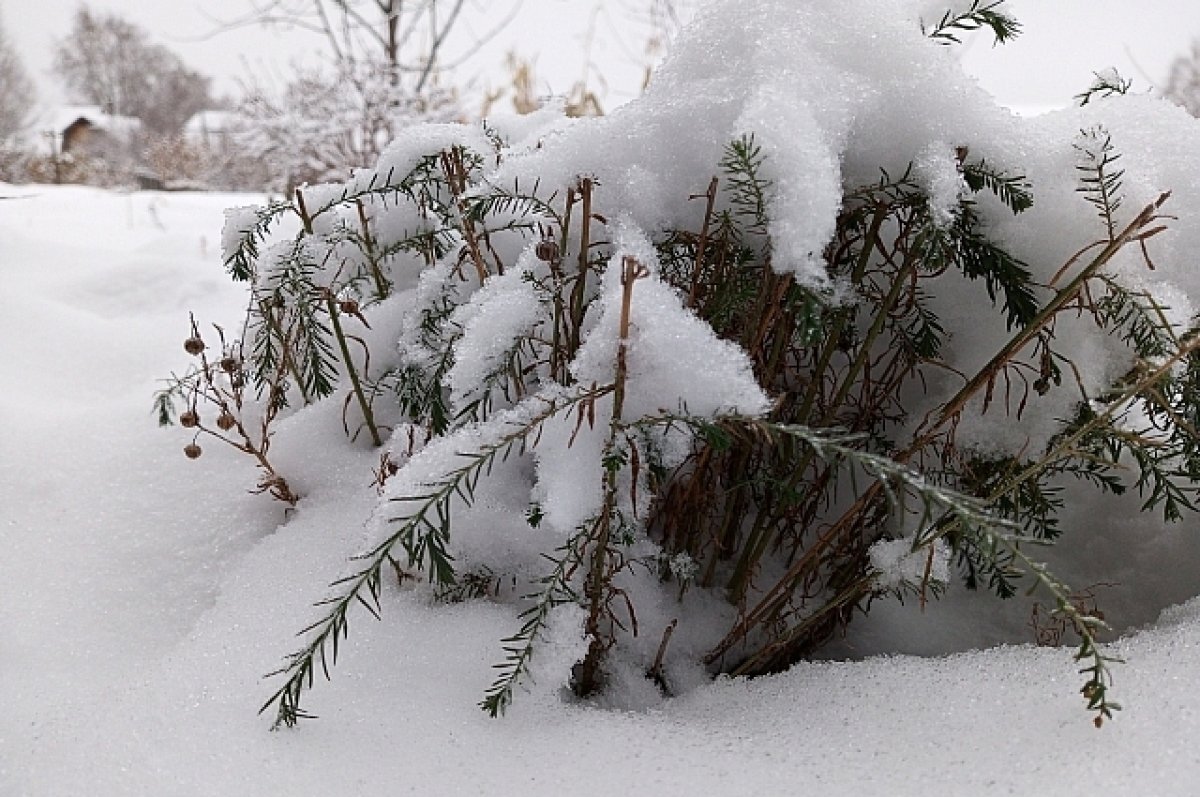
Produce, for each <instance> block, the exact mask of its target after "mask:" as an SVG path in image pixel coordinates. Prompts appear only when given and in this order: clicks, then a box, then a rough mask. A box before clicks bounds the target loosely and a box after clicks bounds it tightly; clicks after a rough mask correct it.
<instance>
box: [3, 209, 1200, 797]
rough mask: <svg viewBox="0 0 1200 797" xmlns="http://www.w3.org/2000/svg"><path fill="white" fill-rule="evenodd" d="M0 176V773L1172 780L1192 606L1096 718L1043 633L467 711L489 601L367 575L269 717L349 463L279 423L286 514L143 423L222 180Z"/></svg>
mask: <svg viewBox="0 0 1200 797" xmlns="http://www.w3.org/2000/svg"><path fill="white" fill-rule="evenodd" d="M0 196H4V197H6V198H5V199H3V200H0V274H2V276H0V285H2V286H3V287H2V288H0V341H2V343H0V384H2V386H3V390H0V546H2V547H0V550H2V551H3V554H2V555H0V794H3V795H6V796H7V795H33V796H36V797H50V795H84V794H87V795H98V796H104V795H154V796H155V797H160V796H163V797H165V796H166V795H239V794H245V795H261V796H265V795H307V794H311V795H329V794H347V795H349V794H382V793H390V794H405V793H423V794H438V795H440V794H524V795H541V794H545V795H560V794H564V793H570V794H576V795H610V794H621V793H628V794H653V795H673V794H710V793H711V794H727V795H728V794H747V795H751V794H753V795H769V794H784V793H789V794H806V793H807V794H820V795H843V794H844V795H851V794H854V795H862V794H891V795H906V794H912V795H917V794H920V795H937V794H946V795H951V794H953V795H962V794H972V795H976V794H989V795H990V794H1045V795H1073V794H1091V793H1096V792H1101V793H1106V794H1153V795H1188V794H1195V793H1196V789H1197V787H1196V784H1197V783H1200V750H1198V749H1197V748H1196V746H1195V744H1194V741H1195V739H1196V738H1200V711H1198V710H1197V705H1196V699H1195V697H1194V692H1193V690H1194V685H1195V684H1196V683H1198V682H1200V656H1198V655H1197V653H1198V652H1200V601H1193V602H1191V603H1188V604H1186V605H1184V606H1182V607H1180V608H1177V609H1173V610H1170V611H1168V612H1167V614H1166V615H1164V617H1163V618H1162V619H1160V620H1159V621H1158V622H1157V623H1156V624H1155V625H1154V626H1153V627H1151V628H1149V629H1147V630H1143V631H1140V632H1138V633H1135V634H1133V635H1131V636H1129V637H1127V638H1125V639H1123V640H1122V641H1120V642H1119V643H1117V644H1116V645H1115V646H1114V648H1115V651H1116V652H1117V653H1119V655H1121V656H1123V657H1124V658H1126V659H1127V663H1126V664H1124V665H1121V666H1118V667H1117V668H1116V678H1117V681H1116V685H1115V687H1114V691H1115V693H1116V694H1118V695H1119V697H1120V699H1121V700H1122V702H1123V703H1124V704H1125V710H1124V711H1123V712H1121V713H1120V714H1119V715H1118V716H1117V719H1116V720H1115V721H1114V722H1111V723H1107V724H1106V725H1105V726H1104V728H1103V729H1102V730H1096V729H1095V728H1093V727H1092V725H1091V722H1090V715H1088V714H1087V713H1086V712H1085V711H1084V710H1083V706H1082V701H1081V700H1080V699H1079V696H1078V695H1077V694H1075V689H1076V678H1075V676H1074V672H1073V665H1072V663H1071V661H1070V656H1071V653H1070V651H1069V650H1068V649H1048V648H1035V647H1032V646H1012V647H1001V648H996V649H991V650H985V651H972V652H967V653H962V654H958V655H953V656H949V657H942V658H929V659H923V658H914V657H879V658H871V659H868V660H866V661H860V662H815V663H809V664H801V665H799V666H796V667H795V668H793V669H792V670H791V671H790V672H788V673H786V674H783V675H779V676H774V677H770V678H763V679H759V680H755V681H749V682H747V681H742V680H722V681H719V682H717V683H714V684H712V685H711V686H708V687H702V688H700V689H698V690H695V691H693V692H691V693H690V694H688V695H686V696H684V697H681V698H678V699H675V700H673V701H669V702H664V703H662V704H659V705H657V706H655V707H653V708H651V709H647V710H644V711H641V712H621V711H615V710H609V709H600V708H594V707H583V706H580V705H574V704H572V703H570V702H569V701H567V700H564V699H562V698H560V696H559V695H557V694H555V693H553V692H548V693H547V692H545V691H542V692H539V691H537V689H536V688H535V690H534V692H533V693H532V694H528V695H522V696H521V698H520V699H519V700H518V701H517V703H516V705H515V706H514V708H513V709H512V710H510V712H509V714H508V715H507V716H506V717H505V718H503V719H500V720H493V719H489V718H488V717H487V716H485V715H484V714H483V713H482V712H480V711H479V710H478V709H477V708H476V702H477V701H478V699H479V697H480V696H481V695H482V693H483V690H484V689H485V687H486V686H487V685H488V683H489V682H490V680H491V677H492V676H491V671H490V665H491V664H492V663H493V662H495V661H496V660H497V655H498V654H497V651H498V646H497V629H498V628H501V629H507V628H513V627H515V624H516V621H515V618H514V617H513V616H512V615H511V610H510V609H509V608H505V607H499V606H495V605H491V604H487V603H474V604H464V605H457V606H442V607H438V608H432V607H430V606H428V605H427V604H426V603H424V602H421V601H420V600H418V599H417V598H416V597H415V596H414V594H413V593H401V592H399V591H397V590H394V589H390V590H389V591H388V592H387V593H385V596H384V602H385V612H384V617H383V621H382V622H381V623H378V624H376V623H375V621H374V620H371V619H370V618H369V617H367V616H366V614H365V613H362V614H361V616H356V617H355V618H353V619H352V623H351V631H352V633H351V635H350V638H349V640H348V642H347V643H346V647H345V655H344V658H343V660H342V661H341V662H340V663H339V666H338V669H337V672H336V673H335V677H334V679H333V681H332V682H331V683H329V684H320V685H319V688H318V689H317V690H315V691H314V692H313V693H312V695H310V696H309V697H308V700H307V707H308V708H309V709H310V710H312V711H314V712H315V713H317V714H319V715H320V719H319V720H314V721H311V722H306V723H301V725H300V726H299V727H298V728H297V729H293V730H287V731H281V732H276V733H272V732H270V730H269V726H270V719H269V718H268V717H266V716H258V715H256V711H257V709H258V707H259V706H260V705H261V703H262V702H263V700H265V699H266V697H267V696H268V695H269V694H270V691H271V686H270V682H269V681H267V680H264V678H263V675H264V674H265V673H267V672H269V671H271V670H273V669H275V668H276V667H278V666H279V663H280V657H281V656H282V655H283V654H284V653H286V652H288V651H290V650H292V649H293V647H294V646H295V640H294V638H293V632H294V631H295V630H296V629H298V628H301V627H303V626H304V625H305V624H306V623H307V622H308V621H310V620H311V608H310V607H309V606H308V602H309V601H311V600H312V599H313V597H314V590H318V591H319V587H320V585H321V584H322V583H326V582H327V581H328V579H329V578H331V577H332V576H334V575H336V574H337V572H338V571H339V568H340V567H341V566H342V561H339V559H338V557H337V556H336V555H333V554H336V553H337V552H339V551H340V552H341V553H344V554H347V555H348V554H351V553H354V552H355V551H357V550H358V548H359V546H360V544H361V541H362V531H361V529H362V527H363V524H364V522H365V520H366V518H367V516H368V515H369V513H370V511H371V510H372V508H373V506H374V493H373V491H371V490H369V489H363V488H364V487H365V486H366V484H365V482H366V481H369V474H370V469H371V467H372V466H373V465H374V464H375V459H376V455H375V454H374V453H372V452H371V451H369V450H365V449H363V450H356V449H354V448H352V447H350V446H348V445H346V444H344V443H342V442H340V441H339V442H337V444H334V442H333V441H332V440H331V441H329V444H328V445H325V444H324V442H325V441H321V440H311V439H310V440H303V441H298V442H293V443H291V444H290V445H291V448H289V447H288V446H289V444H288V443H287V442H286V437H281V439H280V442H279V455H280V457H281V459H282V460H283V461H284V462H288V461H289V459H292V460H294V461H293V462H290V463H289V465H291V466H293V467H294V469H300V470H305V469H307V470H309V471H311V472H317V470H319V472H321V473H322V474H323V475H324V476H323V484H322V485H321V487H320V489H319V490H316V491H315V492H314V493H312V494H310V496H309V498H307V499H306V500H305V501H304V502H302V503H301V505H300V506H299V507H298V509H297V511H296V512H295V513H294V514H293V515H291V516H290V517H285V516H284V513H283V512H282V510H281V508H280V504H279V503H278V502H275V501H272V500H271V499H269V498H267V497H265V496H254V495H250V494H248V493H247V492H246V490H245V487H246V485H247V484H251V483H253V480H254V473H253V470H252V468H251V467H250V465H249V463H248V462H244V461H242V459H244V458H241V457H239V456H237V455H236V453H235V452H231V451H230V452H225V451H221V450H219V449H217V448H215V447H212V446H210V447H209V449H210V450H206V452H205V454H204V456H203V458H201V459H200V460H199V461H197V462H191V461H188V460H187V459H186V458H184V457H183V455H182V453H181V447H182V445H183V443H184V442H186V440H185V439H184V438H183V436H182V435H181V434H180V431H179V430H178V429H174V430H160V429H158V428H157V427H156V426H155V423H154V418H153V417H152V415H151V413H150V396H151V393H152V391H153V390H154V389H155V387H156V379H158V378H159V377H162V376H164V375H166V374H167V373H169V372H170V371H171V370H172V369H179V368H180V367H181V366H182V365H184V364H185V359H186V355H184V354H183V352H182V348H181V342H182V339H183V338H184V337H185V335H186V332H187V312H188V311H189V310H194V311H196V312H197V314H199V315H201V316H203V317H205V318H210V319H214V320H224V322H225V323H227V324H230V325H232V324H234V323H235V322H236V321H237V319H238V314H239V310H240V307H241V304H242V294H241V290H240V289H238V288H235V287H234V286H232V284H231V283H229V282H228V281H227V280H226V279H225V277H224V275H223V273H222V270H221V267H220V265H219V263H218V262H217V261H218V257H217V255H216V254H215V249H216V245H215V242H217V241H218V240H219V236H220V225H221V221H222V216H221V210H222V209H223V208H224V207H226V206H230V205H238V204H246V202H247V201H253V198H249V199H248V198H246V197H230V196H220V195H191V194H150V193H140V194H120V193H110V192H104V191H98V190H92V189H84V188H56V187H48V186H36V187H33V186H30V187H9V186H4V187H0ZM325 426H328V427H329V428H331V429H332V428H334V427H336V424H327V425H325ZM338 434H340V432H338ZM314 450H321V451H323V452H324V454H323V457H322V458H321V460H320V461H319V462H318V463H315V464H309V465H308V466H307V468H305V463H304V462H303V461H302V460H303V452H306V451H307V452H311V451H314ZM314 468H315V469H317V470H314ZM343 487H352V488H353V489H345V490H342V489H341V488H343ZM338 492H342V493H343V494H345V493H348V494H351V495H353V496H358V497H357V498H353V497H352V498H349V499H347V498H345V497H342V498H339V499H338V500H333V496H334V495H335V494H336V493H338ZM285 521H286V522H285ZM1192 525H1193V526H1194V523H1193V524H1192ZM1193 530H1194V528H1193ZM547 655H548V656H549V657H551V658H552V654H547Z"/></svg>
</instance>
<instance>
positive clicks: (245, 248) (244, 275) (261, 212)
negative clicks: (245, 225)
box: [224, 200, 295, 282]
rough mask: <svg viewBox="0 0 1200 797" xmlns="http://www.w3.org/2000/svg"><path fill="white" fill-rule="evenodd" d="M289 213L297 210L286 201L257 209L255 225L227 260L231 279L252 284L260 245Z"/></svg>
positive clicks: (239, 240)
mask: <svg viewBox="0 0 1200 797" xmlns="http://www.w3.org/2000/svg"><path fill="white" fill-rule="evenodd" d="M289 211H291V212H293V213H294V212H295V208H294V207H293V206H292V203H291V202H288V201H286V200H276V201H274V202H271V203H270V204H268V205H266V206H265V207H260V208H255V211H254V215H255V221H254V224H253V225H252V226H251V227H250V229H248V230H244V231H243V232H242V233H241V235H240V236H239V238H238V244H237V246H236V247H234V250H233V252H232V253H231V254H230V255H229V257H227V258H226V259H225V263H224V265H225V270H226V271H228V272H229V276H230V277H232V278H233V279H234V280H235V281H237V282H250V281H252V280H253V279H254V276H255V273H256V265H257V262H258V258H259V248H258V245H259V244H260V243H262V242H263V241H264V240H266V237H267V235H268V234H270V231H271V226H272V225H273V224H275V223H276V222H278V221H279V219H280V218H281V217H282V216H283V214H285V213H287V212H289Z"/></svg>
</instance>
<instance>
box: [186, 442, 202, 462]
mask: <svg viewBox="0 0 1200 797" xmlns="http://www.w3.org/2000/svg"><path fill="white" fill-rule="evenodd" d="M183 453H184V455H185V456H186V457H187V458H188V459H196V458H198V457H199V456H200V455H201V454H202V453H204V452H203V450H202V449H201V448H200V446H198V445H196V444H195V443H188V444H187V445H186V446H184V447H183Z"/></svg>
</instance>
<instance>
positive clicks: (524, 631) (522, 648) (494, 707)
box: [479, 520, 595, 717]
mask: <svg viewBox="0 0 1200 797" xmlns="http://www.w3.org/2000/svg"><path fill="white" fill-rule="evenodd" d="M594 522H595V521H594V520H593V521H589V522H588V523H585V524H584V525H583V526H581V527H580V529H579V530H577V531H576V533H575V534H574V535H573V536H572V537H571V538H570V539H569V540H568V541H567V542H566V543H565V544H564V545H562V546H561V547H559V549H558V551H559V552H560V554H561V555H560V556H558V557H557V558H554V557H547V558H548V559H550V560H551V561H553V562H554V569H553V570H552V571H551V572H550V574H549V575H547V576H546V577H544V578H542V579H541V581H540V583H541V584H542V585H543V587H542V589H541V591H540V592H539V593H537V594H536V595H527V596H525V597H526V598H533V597H536V598H537V601H536V603H534V604H533V605H532V606H530V607H529V608H528V609H526V610H525V611H523V612H521V615H520V617H521V619H522V620H524V621H525V622H524V623H523V624H522V626H521V629H520V630H519V631H517V633H515V634H513V635H512V636H510V637H508V638H506V639H504V640H503V644H504V646H505V647H504V651H505V653H506V654H507V656H506V657H505V660H504V661H503V662H501V663H500V664H496V665H493V666H494V668H495V669H497V670H499V671H500V675H499V676H497V678H496V680H495V681H493V682H492V685H491V686H489V687H488V689H487V692H486V693H485V694H484V698H483V700H482V701H480V703H479V707H480V708H481V709H483V710H484V711H486V712H487V713H488V714H489V715H490V716H492V717H499V716H500V715H501V714H503V713H504V712H505V710H506V709H507V708H508V707H509V705H511V704H512V700H513V692H514V691H515V689H516V687H517V685H518V684H519V683H520V682H521V680H522V679H523V678H525V677H526V675H527V674H528V672H529V662H530V660H531V659H532V658H533V653H534V648H535V647H536V644H537V641H538V640H539V639H540V638H541V635H542V633H543V631H544V629H545V626H546V620H547V619H548V618H549V616H550V613H551V612H552V611H553V610H554V609H555V607H558V606H561V605H563V604H565V603H576V602H578V600H579V596H578V595H577V594H576V593H575V591H574V590H573V589H572V588H571V575H572V573H573V572H574V571H575V570H576V569H578V567H579V566H580V565H582V564H583V559H584V543H585V542H586V541H587V540H588V539H590V537H591V534H592V531H591V525H592V524H594Z"/></svg>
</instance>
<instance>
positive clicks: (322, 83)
mask: <svg viewBox="0 0 1200 797" xmlns="http://www.w3.org/2000/svg"><path fill="white" fill-rule="evenodd" d="M250 5H251V10H250V11H249V12H248V13H247V14H246V15H244V16H243V17H241V18H239V19H236V20H232V21H230V22H227V23H225V24H224V25H223V26H222V27H223V29H229V28H233V27H240V26H245V25H265V26H284V27H290V28H300V29H304V30H309V31H312V32H314V33H316V34H319V35H320V36H322V37H323V38H324V40H325V42H326V55H327V56H328V64H327V66H325V67H324V68H310V69H306V70H303V71H299V72H298V73H297V74H296V75H295V77H294V78H293V79H292V80H290V81H289V82H288V83H287V84H286V85H284V86H283V87H282V89H273V88H271V87H268V86H265V85H263V84H262V83H261V82H258V81H255V80H253V79H252V80H251V81H250V82H249V88H248V89H247V91H246V99H245V101H244V103H243V105H242V107H241V112H242V115H243V117H244V119H243V127H242V130H241V131H240V133H239V139H240V140H241V142H242V147H243V149H244V150H245V151H246V152H248V153H254V154H255V155H256V156H257V157H259V158H261V160H262V161H263V162H264V163H266V164H269V168H270V170H271V172H272V182H273V183H274V184H275V185H274V187H276V188H286V187H289V186H293V185H296V184H298V183H301V182H305V181H312V180H323V179H333V178H336V177H338V176H342V175H344V174H345V170H346V169H347V168H349V167H365V166H370V165H372V164H373V163H374V161H375V159H376V158H377V157H378V155H379V152H380V150H381V149H382V147H383V146H384V145H386V144H387V142H388V141H390V140H392V139H393V138H394V137H395V136H396V134H397V133H398V132H399V130H400V129H401V128H402V127H404V126H406V125H410V124H413V123H416V122H420V121H450V120H452V119H455V118H458V117H460V116H461V115H462V113H461V110H460V108H459V107H458V104H457V99H456V96H455V93H454V92H453V91H452V90H450V89H448V88H447V87H446V86H445V85H444V82H443V81H442V80H441V79H440V77H441V73H442V71H443V69H445V68H448V67H450V66H453V65H454V61H450V62H447V61H446V60H445V59H444V58H443V53H444V52H445V49H446V47H445V45H446V42H447V40H448V38H449V36H450V33H451V31H453V30H454V29H455V28H456V26H458V25H460V24H461V23H462V22H463V21H464V20H465V19H466V16H467V15H466V14H464V13H463V12H464V10H468V5H469V4H468V2H467V0H251V3H250ZM518 5H519V3H514V4H513V5H512V8H511V10H515V9H516V8H517V6H518ZM506 23H507V19H502V20H501V21H500V22H499V23H497V24H496V26H494V28H493V29H492V30H493V32H494V31H495V30H499V29H500V28H501V27H503V25H505V24H506ZM488 35H490V33H485V34H484V37H486V36H488Z"/></svg>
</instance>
